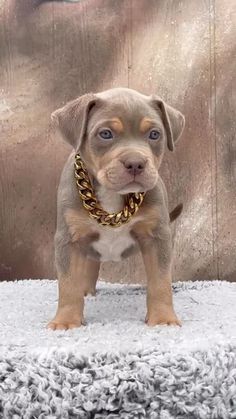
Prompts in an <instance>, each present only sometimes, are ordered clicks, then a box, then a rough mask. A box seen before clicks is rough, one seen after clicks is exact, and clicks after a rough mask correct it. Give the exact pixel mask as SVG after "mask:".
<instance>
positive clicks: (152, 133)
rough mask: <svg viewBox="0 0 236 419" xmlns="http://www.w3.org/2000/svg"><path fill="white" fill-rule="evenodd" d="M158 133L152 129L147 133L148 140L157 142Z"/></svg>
mask: <svg viewBox="0 0 236 419" xmlns="http://www.w3.org/2000/svg"><path fill="white" fill-rule="evenodd" d="M160 135H161V134H160V133H159V131H157V130H156V129H152V130H151V131H150V133H149V137H148V138H150V140H158V138H159V137H160Z"/></svg>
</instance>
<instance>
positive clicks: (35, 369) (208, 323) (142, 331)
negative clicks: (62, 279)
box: [0, 280, 236, 419]
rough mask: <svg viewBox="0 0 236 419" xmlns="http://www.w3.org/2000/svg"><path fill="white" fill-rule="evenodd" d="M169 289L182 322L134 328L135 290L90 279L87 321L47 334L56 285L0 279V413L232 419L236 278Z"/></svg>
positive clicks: (138, 296) (139, 298)
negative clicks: (92, 293) (92, 292)
mask: <svg viewBox="0 0 236 419" xmlns="http://www.w3.org/2000/svg"><path fill="white" fill-rule="evenodd" d="M173 289H174V304H175V309H176V312H177V313H178V315H179V317H180V318H181V319H182V321H183V326H182V328H179V327H168V326H157V327H154V328H148V327H147V326H146V325H145V324H144V317H145V289H144V288H143V287H141V286H132V285H131V286H130V285H129V286H128V285H110V284H104V283H100V284H99V285H98V293H97V296H96V297H87V299H86V309H85V315H86V320H87V326H84V327H82V328H80V329H74V330H72V331H66V332H63V331H57V332H53V331H49V330H46V329H45V326H46V324H47V321H48V320H50V319H51V317H52V316H53V315H54V313H55V310H56V299H57V284H56V282H54V281H48V280H42V281H30V280H26V281H17V282H2V283H0V295H1V305H0V417H1V418H6V419H8V418H9V419H12V418H13V419H16V418H24V419H28V418H32V419H33V418H50V419H54V418H55V419H56V418H81V419H83V418H84V419H90V418H96V419H99V418H105V417H107V418H110V419H114V418H124V419H129V418H151V419H152V418H153V419H156V418H161V419H178V418H179V419H180V418H188V419H194V418H201V419H209V418H215V419H220V418H224V419H228V418H236V283H226V282H219V281H213V282H194V283H192V282H188V283H177V284H174V285H173Z"/></svg>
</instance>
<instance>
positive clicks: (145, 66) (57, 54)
mask: <svg viewBox="0 0 236 419" xmlns="http://www.w3.org/2000/svg"><path fill="white" fill-rule="evenodd" d="M36 3H37V2H36V1H33V0H0V124H1V125H0V279H1V280H10V279H14V278H46V277H49V278H53V277H55V270H54V257H53V235H54V232H55V222H56V188H57V185H58V180H59V175H60V172H61V169H62V167H63V164H64V162H65V160H66V158H67V156H68V153H69V152H70V148H69V146H67V145H66V144H65V143H63V142H62V141H61V139H60V138H59V137H56V136H55V134H54V133H52V132H51V129H50V123H49V121H50V113H51V112H52V111H53V110H54V109H56V108H57V107H59V106H61V105H62V104H64V103H65V102H66V101H68V100H70V99H72V98H74V97H77V96H79V95H80V94H83V93H85V92H88V91H94V92H97V91H100V90H103V89H107V88H110V87H114V86H128V87H131V88H134V89H137V90H140V91H142V92H144V93H146V94H151V93H158V94H159V95H160V96H162V97H163V98H164V99H165V100H166V101H167V102H169V103H170V104H172V105H173V106H176V107H177V108H178V109H180V110H181V111H182V112H183V113H184V114H185V116H186V129H185V133H184V135H183V137H182V139H181V141H180V142H179V144H178V146H177V148H176V152H175V153H167V154H166V156H165V159H164V162H163V165H162V170H161V173H162V175H163V178H164V180H165V183H166V185H167V189H168V194H169V200H170V208H173V207H174V206H175V205H176V204H178V203H179V202H183V204H184V212H183V214H182V216H181V217H180V218H179V219H178V220H177V221H176V223H175V225H174V226H173V235H174V237H175V262H174V278H175V280H190V279H191V280H197V279H216V278H218V279H226V280H230V281H235V280H236V275H235V273H236V263H235V242H236V188H235V184H236V139H235V133H236V91H235V86H236V2H235V0H227V1H226V0H207V1H205V0H199V1H195V0H175V1H173V0H164V1H160V0H149V1H148V2H147V1H146V0H120V1H116V0H81V1H80V2H77V3H71V4H69V3H65V2H55V1H53V2H47V3H45V4H42V5H40V6H39V5H38V6H37V5H36ZM101 276H102V277H103V278H105V279H107V280H109V281H117V280H120V281H122V282H142V281H144V270H143V265H142V262H141V260H140V257H139V256H138V255H137V256H135V257H132V258H131V259H130V260H128V261H126V262H125V263H122V264H120V263H118V264H113V263H108V264H104V265H103V267H102V271H101Z"/></svg>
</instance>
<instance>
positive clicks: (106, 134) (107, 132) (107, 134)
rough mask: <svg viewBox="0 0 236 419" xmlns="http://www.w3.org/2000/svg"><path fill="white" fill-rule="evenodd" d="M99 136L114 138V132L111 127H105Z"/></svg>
mask: <svg viewBox="0 0 236 419" xmlns="http://www.w3.org/2000/svg"><path fill="white" fill-rule="evenodd" d="M99 137H101V138H102V139H103V140H111V139H112V138H113V134H112V132H111V130H110V129H103V130H101V131H100V132H99Z"/></svg>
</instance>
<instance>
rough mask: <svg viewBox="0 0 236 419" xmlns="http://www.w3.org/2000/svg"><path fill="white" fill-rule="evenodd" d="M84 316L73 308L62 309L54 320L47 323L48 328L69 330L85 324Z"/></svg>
mask: <svg viewBox="0 0 236 419" xmlns="http://www.w3.org/2000/svg"><path fill="white" fill-rule="evenodd" d="M84 324H85V322H84V318H83V316H81V314H80V313H76V312H75V311H74V309H73V308H71V309H66V310H65V309H61V310H59V311H58V312H57V314H56V316H55V317H54V319H53V320H51V321H50V322H49V323H48V324H47V329H51V330H69V329H74V328H76V327H80V326H82V325H84Z"/></svg>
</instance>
